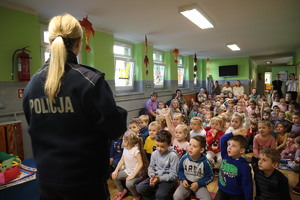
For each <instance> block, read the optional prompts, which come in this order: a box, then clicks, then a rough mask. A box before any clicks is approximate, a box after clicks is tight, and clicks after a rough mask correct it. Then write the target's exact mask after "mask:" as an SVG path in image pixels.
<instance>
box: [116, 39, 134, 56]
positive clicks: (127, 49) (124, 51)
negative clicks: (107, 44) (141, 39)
mask: <svg viewBox="0 0 300 200" xmlns="http://www.w3.org/2000/svg"><path fill="white" fill-rule="evenodd" d="M131 51H132V47H131V46H130V45H128V44H124V43H120V42H115V44H114V55H115V57H126V58H132V52H131Z"/></svg>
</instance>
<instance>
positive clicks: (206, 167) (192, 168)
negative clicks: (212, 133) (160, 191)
mask: <svg viewBox="0 0 300 200" xmlns="http://www.w3.org/2000/svg"><path fill="white" fill-rule="evenodd" d="M205 146H206V141H205V138H204V137H202V136H200V135H197V136H194V137H193V138H192V139H191V140H190V147H189V150H188V153H187V154H185V155H184V156H183V157H182V158H181V160H180V162H179V171H178V176H179V180H180V185H179V187H178V188H177V189H176V191H175V193H174V195H173V199H174V200H181V199H186V198H187V197H188V196H189V195H190V194H191V193H194V194H196V197H197V198H198V199H201V200H211V197H210V194H209V192H208V190H207V188H206V186H207V184H208V183H210V182H211V181H212V180H213V173H212V169H211V166H210V163H209V161H208V160H207V159H206V156H205V154H204V153H203V152H204V150H205Z"/></svg>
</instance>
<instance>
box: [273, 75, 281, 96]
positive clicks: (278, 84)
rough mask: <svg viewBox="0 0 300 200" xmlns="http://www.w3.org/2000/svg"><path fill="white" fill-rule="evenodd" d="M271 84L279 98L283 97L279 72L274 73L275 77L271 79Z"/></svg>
mask: <svg viewBox="0 0 300 200" xmlns="http://www.w3.org/2000/svg"><path fill="white" fill-rule="evenodd" d="M272 86H273V91H274V90H276V91H277V95H278V96H279V98H280V99H281V98H282V97H283V95H282V90H281V87H282V81H281V80H280V74H276V79H275V80H274V81H272Z"/></svg>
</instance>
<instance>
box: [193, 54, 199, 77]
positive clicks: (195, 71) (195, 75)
mask: <svg viewBox="0 0 300 200" xmlns="http://www.w3.org/2000/svg"><path fill="white" fill-rule="evenodd" d="M197 70H198V68H197V55H196V54H195V56H194V78H196V77H197Z"/></svg>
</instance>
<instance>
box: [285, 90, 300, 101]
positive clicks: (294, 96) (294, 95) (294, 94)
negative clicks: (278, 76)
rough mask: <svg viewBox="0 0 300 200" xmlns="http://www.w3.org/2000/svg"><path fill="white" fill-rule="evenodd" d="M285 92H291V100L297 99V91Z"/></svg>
mask: <svg viewBox="0 0 300 200" xmlns="http://www.w3.org/2000/svg"><path fill="white" fill-rule="evenodd" d="M287 92H289V93H291V95H292V100H295V101H297V95H298V94H297V92H291V91H287Z"/></svg>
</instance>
